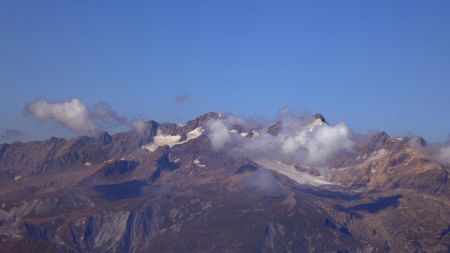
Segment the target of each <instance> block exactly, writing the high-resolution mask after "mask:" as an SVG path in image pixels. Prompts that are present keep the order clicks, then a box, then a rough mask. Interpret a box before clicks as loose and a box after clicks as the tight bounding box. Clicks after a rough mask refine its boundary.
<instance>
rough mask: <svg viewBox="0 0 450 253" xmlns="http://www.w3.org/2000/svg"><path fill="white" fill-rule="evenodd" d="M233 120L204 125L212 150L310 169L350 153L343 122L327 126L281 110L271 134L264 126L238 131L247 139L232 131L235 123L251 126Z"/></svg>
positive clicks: (246, 121)
mask: <svg viewBox="0 0 450 253" xmlns="http://www.w3.org/2000/svg"><path fill="white" fill-rule="evenodd" d="M236 118H237V117H233V118H231V120H229V118H228V117H227V118H225V119H217V120H211V121H209V122H208V131H209V138H210V141H211V144H212V146H213V148H215V149H220V150H227V151H228V152H231V153H232V154H235V155H237V156H246V157H250V158H252V159H258V158H270V159H276V160H280V161H291V162H296V163H300V164H303V165H311V166H312V165H326V164H327V163H328V162H329V161H331V160H333V158H335V157H336V156H337V155H339V154H341V153H343V152H351V151H352V150H353V146H354V142H353V140H352V136H351V131H350V129H349V128H348V127H347V126H346V125H345V124H344V123H339V124H337V125H328V124H326V123H324V122H322V121H321V120H320V119H317V118H315V117H313V116H307V117H298V116H296V115H294V114H293V113H292V112H291V111H290V110H283V111H282V112H281V114H280V123H279V125H278V127H275V128H277V129H276V130H274V131H275V133H274V132H272V133H270V131H269V130H268V129H269V128H268V127H267V126H266V127H264V126H259V127H257V128H256V129H253V130H252V131H251V132H249V129H247V130H246V129H244V130H241V131H244V132H245V131H247V132H246V134H247V136H243V135H242V134H240V133H239V132H237V131H234V130H233V129H234V128H233V125H234V124H235V123H236V121H240V122H245V124H244V125H248V126H254V123H253V122H251V121H248V120H245V119H242V118H239V120H237V119H236ZM244 135H245V134H244ZM248 135H252V136H253V137H251V138H249V137H248Z"/></svg>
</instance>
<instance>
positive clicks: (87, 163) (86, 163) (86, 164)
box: [83, 162, 92, 167]
mask: <svg viewBox="0 0 450 253" xmlns="http://www.w3.org/2000/svg"><path fill="white" fill-rule="evenodd" d="M83 165H84V166H86V167H89V166H92V164H91V163H90V162H85V163H84V164H83Z"/></svg>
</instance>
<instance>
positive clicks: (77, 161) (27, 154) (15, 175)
mask: <svg viewBox="0 0 450 253" xmlns="http://www.w3.org/2000/svg"><path fill="white" fill-rule="evenodd" d="M222 117H224V116H222V115H220V114H216V113H209V114H206V115H203V116H201V117H199V118H197V119H195V120H192V121H189V122H187V123H186V124H185V125H183V126H180V125H176V124H167V123H165V124H160V123H157V122H154V121H150V122H148V124H147V125H146V127H145V129H141V130H142V131H135V130H130V131H128V132H124V133H118V134H114V135H110V134H108V133H102V134H100V135H98V136H96V137H86V136H83V137H78V138H73V139H68V140H66V139H60V138H50V139H48V140H46V141H36V142H29V143H19V142H17V143H12V144H2V145H0V245H1V247H0V251H1V252H450V186H449V183H448V181H449V174H448V173H449V168H448V167H446V166H444V165H443V164H440V163H438V162H435V161H434V160H433V159H431V155H430V153H429V151H428V149H426V148H425V147H426V145H427V144H426V143H425V141H424V140H421V139H419V140H412V139H409V138H393V137H390V136H388V135H387V134H386V133H376V134H371V135H367V136H364V137H361V138H355V140H354V146H353V147H352V150H351V151H349V152H343V153H340V154H339V155H338V156H335V157H333V160H332V161H330V162H328V163H327V164H320V165H317V166H312V165H308V166H306V165H304V164H302V163H301V162H298V161H297V162H294V161H291V160H276V159H273V158H272V157H271V156H260V157H255V156H254V155H249V156H246V155H245V154H240V155H239V154H236V153H235V152H229V151H230V150H227V147H225V148H223V149H216V148H214V147H213V146H212V144H211V139H210V138H209V130H208V127H207V124H208V122H210V121H211V120H214V119H216V120H218V119H220V118H222ZM322 124H326V121H325V119H323V117H321V116H316V117H315V118H314V120H313V122H311V123H310V124H309V125H308V127H310V128H311V129H310V131H315V130H314V128H315V127H321V126H320V125H322ZM254 127H255V128H257V127H258V126H254ZM280 129H283V125H282V123H278V124H275V125H273V126H271V127H269V128H266V129H260V130H259V131H265V132H266V133H267V134H270V135H273V136H276V135H277V134H278V133H279V131H281V130H280ZM230 131H231V132H232V133H233V134H236V135H239V136H241V137H242V138H259V137H258V132H257V131H253V130H252V129H249V128H248V126H241V125H239V122H238V121H236V124H234V125H233V126H231V127H230Z"/></svg>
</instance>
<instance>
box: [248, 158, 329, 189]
mask: <svg viewBox="0 0 450 253" xmlns="http://www.w3.org/2000/svg"><path fill="white" fill-rule="evenodd" d="M255 162H256V163H257V164H258V165H259V166H261V167H262V168H263V169H267V170H272V171H275V172H277V173H279V174H282V175H285V176H287V177H288V178H290V179H292V180H294V181H295V182H297V183H299V184H307V185H312V186H320V185H333V184H334V183H332V182H329V181H327V180H325V179H324V178H323V177H318V176H313V175H311V174H308V173H306V172H301V171H298V170H297V169H296V168H295V167H294V166H293V165H288V164H285V163H282V162H280V161H272V160H268V159H263V158H262V159H257V160H255Z"/></svg>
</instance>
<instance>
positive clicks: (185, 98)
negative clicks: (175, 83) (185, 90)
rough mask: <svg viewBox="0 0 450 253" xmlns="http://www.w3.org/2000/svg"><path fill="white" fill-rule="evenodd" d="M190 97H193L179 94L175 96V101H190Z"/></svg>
mask: <svg viewBox="0 0 450 253" xmlns="http://www.w3.org/2000/svg"><path fill="white" fill-rule="evenodd" d="M189 99H191V98H190V97H189V96H188V95H186V94H182V95H178V96H176V97H175V101H176V102H177V103H180V104H183V103H186V102H188V101H189Z"/></svg>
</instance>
